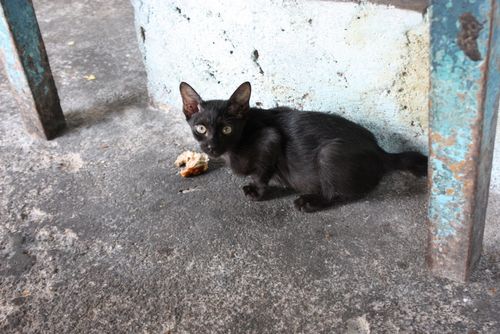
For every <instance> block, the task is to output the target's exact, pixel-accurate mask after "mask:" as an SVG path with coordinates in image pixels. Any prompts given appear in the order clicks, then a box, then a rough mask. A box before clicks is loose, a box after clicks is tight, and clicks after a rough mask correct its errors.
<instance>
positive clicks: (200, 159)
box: [175, 151, 209, 177]
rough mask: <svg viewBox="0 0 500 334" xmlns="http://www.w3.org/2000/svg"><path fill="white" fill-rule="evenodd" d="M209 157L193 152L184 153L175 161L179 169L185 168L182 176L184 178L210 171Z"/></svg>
mask: <svg viewBox="0 0 500 334" xmlns="http://www.w3.org/2000/svg"><path fill="white" fill-rule="evenodd" d="M208 160H209V159H208V155H206V154H205V153H197V152H193V151H185V152H182V154H181V155H179V156H178V157H177V159H176V160H175V165H176V166H177V167H182V166H185V167H184V168H183V169H182V170H181V172H180V174H181V176H183V177H190V176H195V175H199V174H201V173H204V172H206V171H207V170H208Z"/></svg>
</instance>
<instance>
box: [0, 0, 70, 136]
mask: <svg viewBox="0 0 500 334" xmlns="http://www.w3.org/2000/svg"><path fill="white" fill-rule="evenodd" d="M0 4H1V7H0V58H1V60H2V62H3V64H4V67H5V72H6V74H7V77H8V78H9V81H10V83H11V85H12V88H13V91H14V92H15V95H16V99H17V100H18V102H19V109H20V112H21V116H22V118H23V121H24V124H25V127H26V129H27V130H28V132H29V133H31V134H35V135H38V136H40V137H42V138H46V139H52V138H54V137H55V136H56V135H57V133H58V132H59V131H60V130H61V129H63V128H64V127H65V124H66V123H65V120H64V115H63V113H62V110H61V105H60V103H59V96H58V95H57V89H56V86H55V83H54V79H53V77H52V72H51V70H50V66H49V61H48V58H47V53H46V51H45V46H44V44H43V40H42V36H41V34H40V29H39V27H38V22H37V20H36V16H35V11H34V9H33V3H32V1H31V0H0Z"/></svg>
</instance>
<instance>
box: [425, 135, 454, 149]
mask: <svg viewBox="0 0 500 334" xmlns="http://www.w3.org/2000/svg"><path fill="white" fill-rule="evenodd" d="M430 137H431V142H433V143H440V144H442V145H445V146H452V145H455V143H456V142H457V139H456V137H455V136H451V137H448V138H445V137H443V136H441V135H440V134H439V133H437V132H432V133H431V134H430Z"/></svg>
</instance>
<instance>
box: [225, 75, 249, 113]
mask: <svg viewBox="0 0 500 334" xmlns="http://www.w3.org/2000/svg"><path fill="white" fill-rule="evenodd" d="M251 93H252V86H250V82H248V81H247V82H244V83H242V84H241V85H240V86H239V87H238V88H237V89H236V90H235V91H234V93H233V95H231V97H230V98H229V113H230V114H233V115H236V116H238V117H242V116H243V115H244V114H246V113H247V112H248V110H249V109H250V104H249V103H250V94H251Z"/></svg>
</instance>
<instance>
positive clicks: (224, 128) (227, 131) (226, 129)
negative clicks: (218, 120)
mask: <svg viewBox="0 0 500 334" xmlns="http://www.w3.org/2000/svg"><path fill="white" fill-rule="evenodd" d="M231 132H233V129H232V128H231V127H230V126H229V125H226V126H225V127H223V128H222V133H223V134H225V135H228V134H230V133H231Z"/></svg>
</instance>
